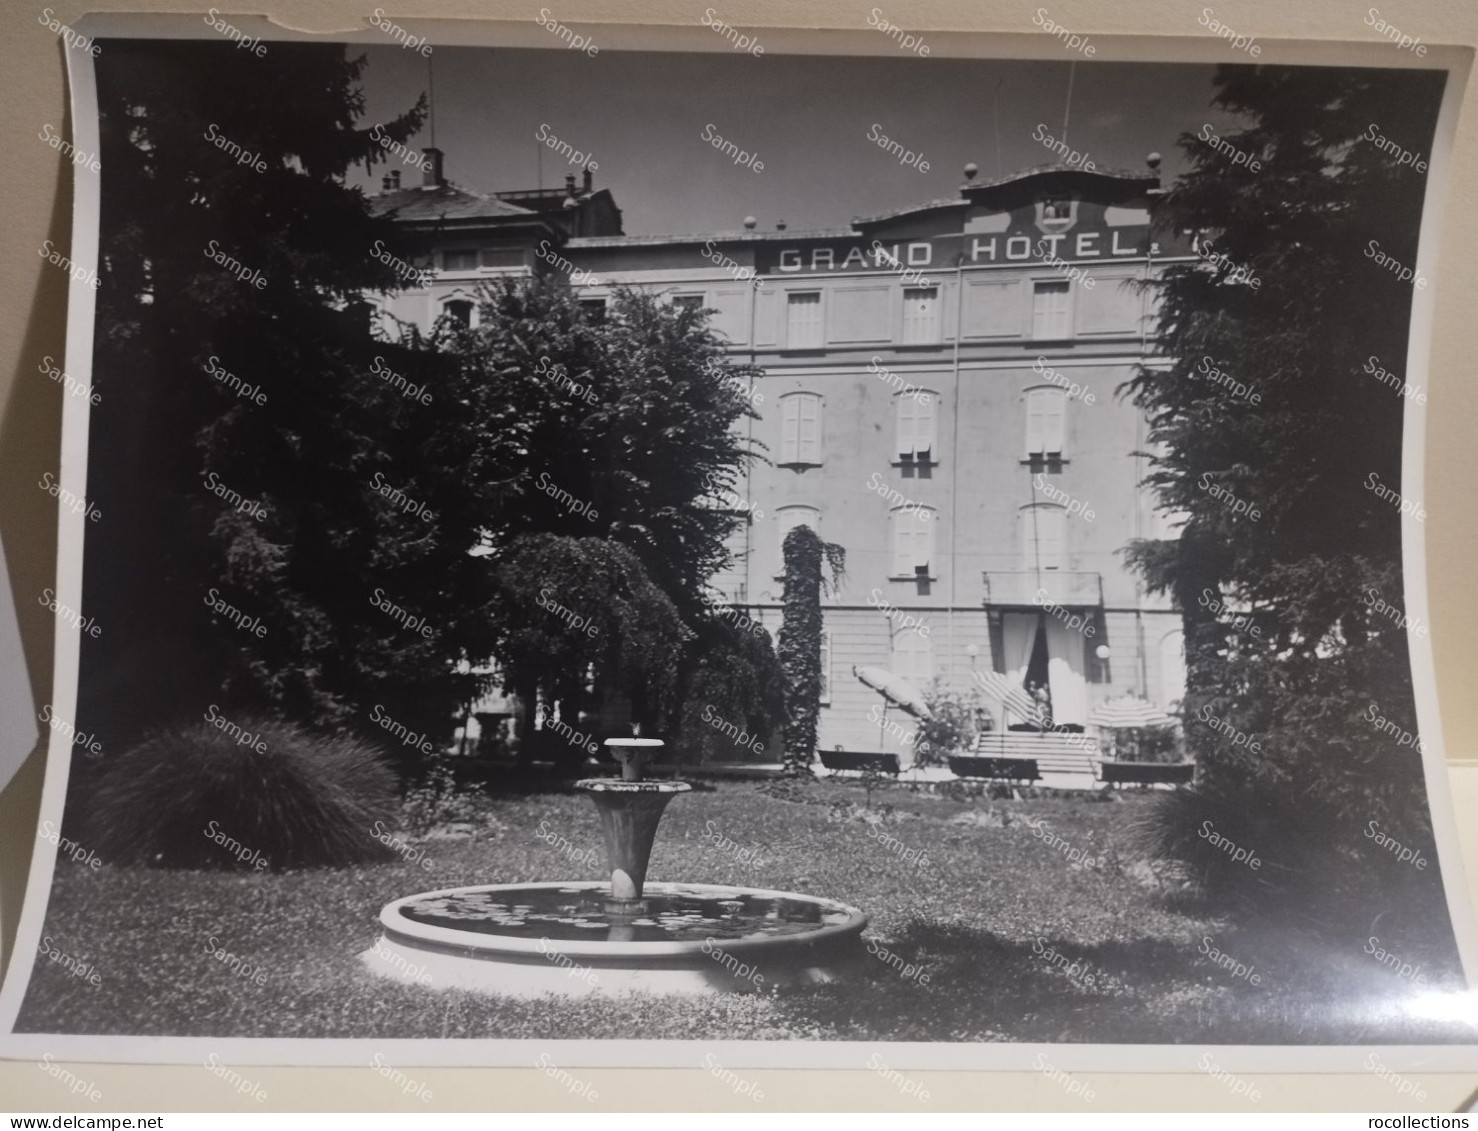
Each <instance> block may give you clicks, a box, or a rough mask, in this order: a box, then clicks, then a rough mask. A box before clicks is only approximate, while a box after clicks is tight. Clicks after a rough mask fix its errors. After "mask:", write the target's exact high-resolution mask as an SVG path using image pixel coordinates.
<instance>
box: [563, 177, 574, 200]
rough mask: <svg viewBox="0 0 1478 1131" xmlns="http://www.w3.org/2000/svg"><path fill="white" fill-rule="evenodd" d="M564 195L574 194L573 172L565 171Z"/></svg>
mask: <svg viewBox="0 0 1478 1131" xmlns="http://www.w3.org/2000/svg"><path fill="white" fill-rule="evenodd" d="M565 195H566V196H574V195H575V174H574V173H566V174H565Z"/></svg>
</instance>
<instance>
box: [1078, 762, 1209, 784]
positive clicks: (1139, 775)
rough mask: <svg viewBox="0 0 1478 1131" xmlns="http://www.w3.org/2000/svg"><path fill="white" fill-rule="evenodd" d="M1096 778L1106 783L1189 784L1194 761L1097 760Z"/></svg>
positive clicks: (1193, 771) (1193, 775) (1194, 765)
mask: <svg viewBox="0 0 1478 1131" xmlns="http://www.w3.org/2000/svg"><path fill="white" fill-rule="evenodd" d="M1097 768H1098V780H1099V781H1101V782H1104V783H1105V784H1108V785H1174V786H1181V785H1190V784H1191V782H1192V780H1193V779H1194V778H1195V776H1196V763H1194V762H1099V763H1098V764H1097Z"/></svg>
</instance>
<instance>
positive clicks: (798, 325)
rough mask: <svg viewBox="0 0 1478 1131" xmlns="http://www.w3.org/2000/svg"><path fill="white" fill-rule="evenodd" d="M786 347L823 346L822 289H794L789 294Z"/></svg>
mask: <svg viewBox="0 0 1478 1131" xmlns="http://www.w3.org/2000/svg"><path fill="white" fill-rule="evenodd" d="M785 347H786V349H793V350H809V349H820V348H821V292H820V291H792V292H791V293H790V294H789V295H788V296H787V301H786V310H785Z"/></svg>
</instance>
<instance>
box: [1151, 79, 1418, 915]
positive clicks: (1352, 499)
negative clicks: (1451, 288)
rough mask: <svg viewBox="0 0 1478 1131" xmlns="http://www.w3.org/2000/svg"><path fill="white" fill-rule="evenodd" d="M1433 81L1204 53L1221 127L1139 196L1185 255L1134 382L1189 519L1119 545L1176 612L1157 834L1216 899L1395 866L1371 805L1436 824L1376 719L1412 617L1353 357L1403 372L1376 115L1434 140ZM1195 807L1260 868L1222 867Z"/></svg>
mask: <svg viewBox="0 0 1478 1131" xmlns="http://www.w3.org/2000/svg"><path fill="white" fill-rule="evenodd" d="M1442 81H1443V76H1442V75H1441V74H1440V73H1438V72H1417V71H1376V70H1356V69H1338V70H1336V69H1332V68H1328V69H1326V68H1312V67H1302V68H1283V67H1230V66H1229V67H1223V68H1221V69H1220V70H1219V71H1218V73H1217V76H1216V96H1215V100H1214V101H1215V104H1216V105H1217V106H1218V107H1220V108H1221V109H1223V110H1225V111H1227V112H1228V113H1230V114H1231V115H1233V116H1234V118H1235V120H1236V122H1237V123H1238V125H1237V128H1235V129H1227V130H1223V131H1221V134H1220V138H1219V140H1218V142H1217V144H1215V145H1213V144H1210V143H1208V142H1207V141H1206V140H1203V138H1202V137H1197V136H1192V135H1185V136H1183V137H1182V138H1181V141H1180V144H1181V146H1182V148H1183V149H1184V150H1185V153H1186V155H1187V158H1188V160H1189V162H1190V170H1189V172H1187V173H1186V174H1184V175H1183V176H1182V177H1181V178H1180V179H1179V180H1178V181H1177V182H1176V183H1175V185H1174V186H1172V187H1171V188H1170V190H1169V191H1168V192H1167V194H1166V196H1165V197H1164V198H1163V200H1162V201H1161V202H1160V204H1159V207H1158V210H1157V223H1158V224H1159V225H1161V227H1162V228H1163V229H1164V230H1166V231H1167V232H1169V233H1171V234H1173V235H1176V236H1180V235H1189V236H1191V237H1193V238H1194V239H1195V241H1196V244H1195V246H1196V247H1197V249H1198V251H1199V253H1200V256H1199V257H1200V262H1197V263H1195V264H1192V265H1183V266H1174V267H1171V268H1170V269H1169V270H1167V271H1166V272H1165V273H1164V276H1163V277H1162V278H1161V279H1160V280H1159V281H1158V282H1152V283H1151V284H1150V285H1151V286H1152V287H1154V288H1155V289H1156V290H1157V291H1158V298H1159V304H1160V305H1159V313H1158V320H1159V321H1158V344H1159V347H1160V349H1161V351H1162V352H1163V353H1164V354H1165V355H1166V356H1167V358H1168V360H1167V362H1166V363H1164V364H1155V365H1150V366H1146V367H1144V368H1143V369H1142V370H1141V371H1140V373H1139V374H1138V375H1137V376H1136V377H1135V378H1134V380H1133V381H1132V382H1131V383H1130V386H1129V392H1130V394H1131V395H1132V397H1133V399H1134V401H1135V403H1137V404H1138V405H1140V406H1141V407H1143V408H1144V409H1146V410H1147V411H1148V413H1149V416H1150V420H1151V431H1150V440H1151V443H1152V444H1153V446H1154V453H1153V454H1154V456H1155V459H1154V463H1153V470H1152V473H1151V475H1150V477H1149V478H1150V482H1151V483H1152V484H1153V485H1154V487H1155V488H1156V489H1157V491H1158V493H1159V496H1160V500H1161V503H1162V505H1163V506H1165V507H1166V508H1168V509H1170V510H1172V511H1177V512H1180V513H1181V514H1182V515H1183V516H1184V519H1185V521H1184V526H1183V528H1182V529H1181V531H1180V535H1179V537H1178V538H1175V539H1172V540H1168V541H1161V542H1142V543H1139V544H1137V545H1135V546H1134V547H1132V548H1131V554H1130V557H1131V560H1132V561H1133V562H1134V563H1135V564H1136V565H1137V566H1138V567H1139V568H1140V569H1141V570H1142V571H1143V574H1144V576H1145V577H1146V579H1147V581H1148V583H1149V584H1150V586H1151V587H1152V588H1154V589H1157V590H1160V591H1168V592H1169V593H1171V594H1173V595H1174V597H1175V599H1176V601H1177V603H1178V605H1179V607H1180V609H1181V611H1182V613H1183V616H1184V620H1185V641H1186V653H1187V694H1186V698H1185V700H1184V710H1185V718H1186V728H1187V736H1188V740H1189V742H1190V745H1191V747H1192V749H1193V750H1194V752H1195V754H1196V756H1197V758H1198V762H1199V766H1200V769H1199V778H1198V784H1197V787H1196V789H1195V791H1194V792H1191V793H1188V794H1186V795H1184V796H1182V797H1180V798H1178V799H1175V800H1170V801H1167V802H1166V805H1165V807H1164V809H1165V811H1164V812H1163V813H1162V814H1161V818H1162V822H1163V823H1162V825H1161V826H1160V828H1159V829H1158V832H1157V837H1158V839H1159V841H1160V842H1161V845H1162V847H1164V848H1166V849H1167V850H1169V851H1171V852H1172V853H1174V854H1176V855H1179V856H1181V857H1182V858H1183V859H1186V860H1187V861H1188V862H1190V863H1191V864H1192V865H1193V866H1194V867H1195V869H1196V871H1197V874H1199V875H1201V876H1202V877H1203V878H1204V879H1205V880H1206V881H1207V882H1208V883H1209V884H1210V885H1212V886H1213V887H1219V888H1220V889H1221V890H1222V892H1223V894H1225V893H1227V892H1231V891H1233V890H1241V891H1244V892H1248V893H1255V894H1256V895H1257V897H1258V898H1259V899H1263V898H1265V897H1266V896H1267V895H1269V894H1271V893H1273V892H1275V891H1276V892H1282V893H1283V894H1286V895H1289V896H1296V897H1297V899H1298V901H1299V902H1300V903H1301V905H1302V906H1303V907H1304V908H1305V909H1306V910H1308V911H1309V912H1310V913H1311V914H1313V915H1316V916H1326V915H1333V914H1336V913H1337V912H1338V911H1340V910H1341V909H1348V908H1349V907H1350V906H1352V904H1351V900H1352V899H1353V898H1355V896H1356V894H1357V893H1360V894H1364V895H1373V894H1374V890H1375V889H1374V888H1373V887H1371V886H1370V884H1371V880H1372V877H1376V876H1379V875H1380V874H1381V872H1382V869H1388V867H1389V866H1390V861H1391V855H1390V853H1388V852H1385V851H1383V850H1382V849H1381V848H1379V847H1377V846H1375V845H1374V844H1373V841H1372V840H1371V839H1369V838H1368V837H1367V836H1365V835H1363V834H1364V832H1365V830H1366V828H1367V827H1368V825H1367V822H1369V821H1371V820H1376V821H1378V822H1379V827H1380V828H1381V829H1383V830H1384V831H1385V832H1387V833H1389V835H1391V836H1394V837H1397V838H1398V839H1400V840H1401V841H1402V842H1403V843H1413V844H1418V843H1419V844H1423V845H1426V846H1430V843H1431V840H1430V836H1431V834H1430V829H1429V828H1428V826H1427V819H1426V806H1425V795H1424V793H1423V790H1422V778H1421V772H1420V766H1419V764H1418V762H1417V760H1416V759H1415V757H1414V755H1411V754H1409V753H1403V752H1401V751H1400V750H1398V748H1397V746H1396V743H1395V741H1394V740H1393V739H1392V738H1391V737H1390V733H1389V732H1383V731H1382V730H1380V729H1378V728H1377V726H1376V725H1375V723H1374V722H1373V721H1372V720H1371V718H1370V709H1371V707H1372V705H1374V706H1375V707H1376V710H1377V713H1378V715H1379V717H1380V718H1382V719H1389V720H1393V721H1394V722H1395V723H1396V724H1397V725H1399V726H1400V727H1401V728H1404V729H1406V730H1408V731H1411V732H1412V733H1415V731H1416V722H1415V713H1414V708H1413V701H1412V690H1411V673H1410V666H1409V664H1408V660H1407V636H1406V632H1405V631H1403V627H1402V626H1401V624H1400V623H1399V622H1398V621H1397V620H1396V619H1394V618H1393V616H1392V615H1391V614H1390V613H1389V611H1386V610H1384V609H1383V607H1382V605H1378V604H1377V602H1383V603H1384V604H1385V605H1389V606H1392V607H1394V609H1395V610H1397V615H1398V616H1399V614H1400V611H1401V610H1402V609H1403V596H1402V594H1403V589H1402V583H1403V575H1402V560H1401V516H1400V514H1399V511H1398V509H1397V507H1396V506H1394V505H1393V503H1392V501H1391V500H1390V498H1389V497H1388V496H1385V495H1384V494H1383V493H1382V492H1381V491H1378V490H1376V489H1374V487H1373V485H1380V486H1383V487H1385V488H1389V489H1390V490H1393V491H1394V490H1398V489H1401V488H1402V476H1401V462H1402V444H1401V440H1402V428H1403V406H1404V403H1405V402H1404V401H1403V398H1402V397H1401V396H1400V395H1399V394H1398V393H1396V392H1393V390H1392V389H1391V388H1390V387H1389V386H1388V385H1387V384H1386V383H1383V382H1382V381H1381V380H1379V379H1377V377H1376V376H1375V375H1374V374H1372V372H1371V365H1372V364H1374V365H1376V366H1377V367H1379V368H1384V369H1385V370H1389V371H1392V372H1395V373H1397V374H1400V373H1401V372H1402V370H1403V367H1404V363H1405V359H1406V350H1407V327H1408V322H1409V318H1410V310H1411V298H1412V286H1413V284H1412V282H1410V281H1402V280H1400V279H1398V278H1397V276H1396V274H1395V273H1394V272H1393V270H1392V269H1391V268H1390V267H1388V266H1387V265H1386V264H1385V261H1384V260H1383V259H1380V258H1378V256H1389V257H1391V258H1392V259H1394V260H1395V261H1397V262H1398V263H1399V264H1403V265H1408V266H1411V267H1413V268H1414V266H1415V263H1416V255H1417V234H1418V226H1419V223H1420V218H1421V204H1422V197H1423V193H1424V190H1425V177H1424V176H1423V175H1422V174H1421V173H1419V172H1417V171H1415V170H1414V168H1413V167H1411V166H1410V165H1402V164H1398V163H1397V161H1396V160H1395V159H1393V157H1392V155H1391V154H1390V152H1388V151H1387V149H1385V148H1383V147H1381V146H1379V145H1377V144H1375V143H1374V135H1372V131H1375V135H1378V136H1382V137H1384V138H1389V139H1392V140H1394V141H1395V142H1398V143H1399V144H1400V145H1402V146H1404V147H1406V148H1408V149H1410V150H1412V151H1413V152H1421V153H1429V152H1430V147H1431V141H1432V131H1433V125H1434V122H1435V118H1436V110H1437V106H1438V103H1439V100H1440V98H1441V93H1442ZM1376 123H1378V126H1377V125H1375V124H1376ZM1203 133H1204V131H1203ZM1243 155H1245V156H1243ZM1251 160H1255V161H1256V162H1258V165H1259V168H1258V170H1257V171H1256V172H1254V171H1252V168H1251V166H1250V164H1249V161H1251ZM1239 502H1240V503H1241V504H1244V505H1240V506H1239V505H1238V504H1239ZM1248 508H1252V509H1251V510H1249V509H1248ZM1232 728H1234V729H1232ZM1237 732H1240V733H1241V734H1243V735H1246V736H1248V739H1247V740H1246V741H1243V742H1236V741H1234V740H1233V739H1234V736H1235V734H1236V733H1237ZM1252 739H1256V740H1258V741H1257V745H1256V747H1253V746H1252V744H1251V740H1252ZM1206 820H1210V821H1212V828H1213V830H1214V831H1215V832H1216V833H1217V834H1219V835H1222V836H1226V837H1229V838H1231V839H1232V840H1234V841H1236V842H1237V843H1238V844H1242V845H1247V846H1249V847H1254V848H1256V847H1258V846H1262V856H1263V858H1264V859H1265V860H1266V861H1267V867H1266V868H1265V869H1263V870H1260V873H1259V874H1256V875H1254V874H1253V873H1250V872H1249V870H1248V869H1247V868H1246V867H1244V866H1242V865H1241V864H1235V865H1231V866H1228V865H1227V863H1226V856H1225V854H1224V853H1221V852H1219V850H1218V849H1217V848H1216V846H1214V845H1212V844H1211V842H1210V841H1209V839H1208V838H1207V837H1206V834H1205V832H1204V825H1203V823H1202V822H1204V821H1206ZM1429 856H1430V851H1429ZM1396 867H1401V866H1400V865H1396ZM1425 878H1427V877H1422V876H1406V875H1403V876H1400V877H1399V881H1400V882H1399V888H1401V889H1404V890H1410V883H1409V881H1410V880H1412V879H1417V880H1421V879H1425ZM1331 881H1333V882H1331ZM1367 906H1368V905H1367ZM1374 913H1375V912H1374V911H1373V910H1372V911H1371V914H1372V915H1373V914H1374Z"/></svg>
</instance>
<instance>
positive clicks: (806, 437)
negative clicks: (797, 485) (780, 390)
mask: <svg viewBox="0 0 1478 1131" xmlns="http://www.w3.org/2000/svg"><path fill="white" fill-rule="evenodd" d="M780 463H781V464H818V465H819V464H820V463H821V397H820V395H819V394H817V393H787V394H786V395H785V396H783V397H781V398H780Z"/></svg>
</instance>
